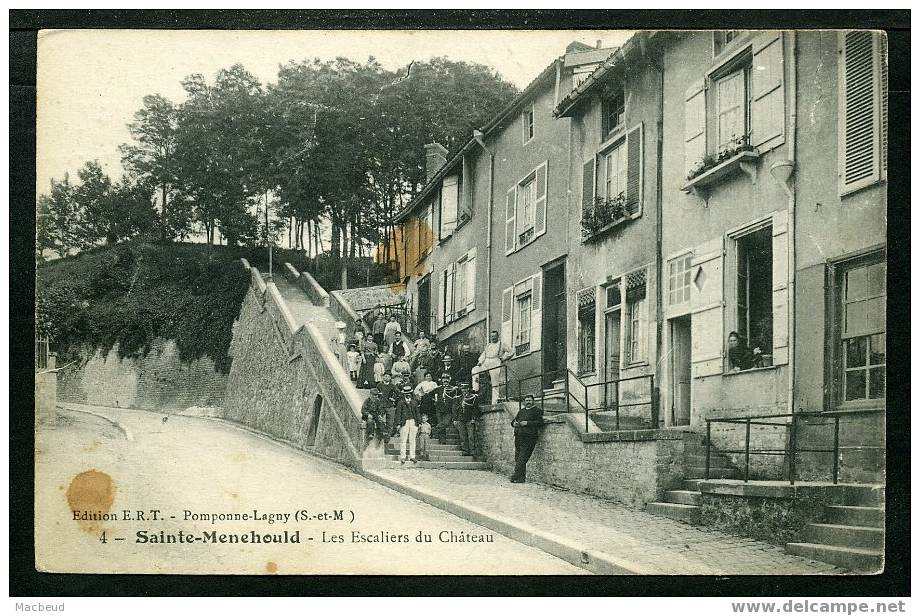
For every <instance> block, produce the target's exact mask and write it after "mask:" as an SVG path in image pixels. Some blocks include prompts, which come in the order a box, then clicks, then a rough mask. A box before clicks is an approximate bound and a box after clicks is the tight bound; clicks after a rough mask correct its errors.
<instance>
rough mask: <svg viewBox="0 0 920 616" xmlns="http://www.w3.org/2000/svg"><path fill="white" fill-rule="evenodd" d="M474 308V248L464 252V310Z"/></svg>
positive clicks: (468, 310)
mask: <svg viewBox="0 0 920 616" xmlns="http://www.w3.org/2000/svg"><path fill="white" fill-rule="evenodd" d="M475 309H476V248H470V251H469V252H468V253H466V311H467V312H470V311H471V310H475Z"/></svg>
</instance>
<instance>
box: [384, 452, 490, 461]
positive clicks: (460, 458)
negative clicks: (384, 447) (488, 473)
mask: <svg viewBox="0 0 920 616" xmlns="http://www.w3.org/2000/svg"><path fill="white" fill-rule="evenodd" d="M384 457H385V458H386V459H387V460H396V461H399V453H386V454H384ZM429 458H430V459H429V460H426V462H475V461H476V460H475V459H474V458H473V456H465V455H462V454H457V455H448V456H443V455H436V454H430V455H429Z"/></svg>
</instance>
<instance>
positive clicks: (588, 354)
mask: <svg viewBox="0 0 920 616" xmlns="http://www.w3.org/2000/svg"><path fill="white" fill-rule="evenodd" d="M575 300H576V302H577V303H578V373H579V374H587V373H589V372H594V370H595V348H596V344H597V343H596V338H595V319H596V314H597V300H596V290H595V288H594V287H589V288H587V289H582V290H581V291H578V292H577V293H576V294H575Z"/></svg>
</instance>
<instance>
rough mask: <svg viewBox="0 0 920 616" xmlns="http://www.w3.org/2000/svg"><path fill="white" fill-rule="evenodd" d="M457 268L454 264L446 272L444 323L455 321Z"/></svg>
mask: <svg viewBox="0 0 920 616" xmlns="http://www.w3.org/2000/svg"><path fill="white" fill-rule="evenodd" d="M455 275H456V274H455V266H454V264H453V263H451V264H450V265H448V266H447V269H446V270H444V279H445V284H446V285H447V286H446V287H445V289H446V291H447V292H446V293H445V294H444V323H450V322H451V321H453V320H454V277H455Z"/></svg>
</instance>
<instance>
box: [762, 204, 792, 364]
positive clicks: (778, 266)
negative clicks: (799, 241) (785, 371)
mask: <svg viewBox="0 0 920 616" xmlns="http://www.w3.org/2000/svg"><path fill="white" fill-rule="evenodd" d="M788 220H789V213H788V211H787V210H782V211H779V212H774V213H773V365H774V366H776V365H779V364H786V363H789V233H788V224H787V221H788ZM764 352H766V351H764Z"/></svg>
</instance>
